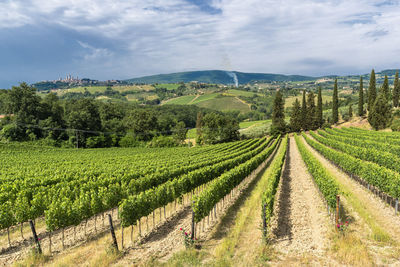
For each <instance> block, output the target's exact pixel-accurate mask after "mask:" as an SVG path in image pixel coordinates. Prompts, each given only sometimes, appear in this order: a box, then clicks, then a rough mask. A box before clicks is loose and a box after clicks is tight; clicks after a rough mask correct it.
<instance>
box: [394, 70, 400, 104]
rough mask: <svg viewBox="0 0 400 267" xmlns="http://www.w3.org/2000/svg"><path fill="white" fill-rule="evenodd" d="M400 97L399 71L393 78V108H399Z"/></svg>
mask: <svg viewBox="0 0 400 267" xmlns="http://www.w3.org/2000/svg"><path fill="white" fill-rule="evenodd" d="M399 97H400V83H399V71H396V76H395V78H394V88H393V106H394V107H396V108H397V107H398V106H399Z"/></svg>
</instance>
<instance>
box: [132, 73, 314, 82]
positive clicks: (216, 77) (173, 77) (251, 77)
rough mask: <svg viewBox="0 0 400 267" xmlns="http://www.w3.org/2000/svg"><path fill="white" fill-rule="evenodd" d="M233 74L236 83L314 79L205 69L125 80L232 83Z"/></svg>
mask: <svg viewBox="0 0 400 267" xmlns="http://www.w3.org/2000/svg"><path fill="white" fill-rule="evenodd" d="M235 76H236V77H237V82H238V84H247V83H249V82H255V81H278V82H282V81H307V80H314V79H315V78H314V77H308V76H300V75H283V74H269V73H245V72H237V71H232V72H229V71H223V70H205V71H188V72H177V73H171V74H159V75H151V76H145V77H139V78H133V79H128V80H125V82H128V83H148V84H152V83H178V82H185V83H186V82H191V81H197V82H203V83H215V84H234V83H235Z"/></svg>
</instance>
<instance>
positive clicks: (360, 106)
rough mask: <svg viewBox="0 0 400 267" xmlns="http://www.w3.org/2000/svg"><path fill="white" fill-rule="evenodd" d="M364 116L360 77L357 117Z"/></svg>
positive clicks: (362, 87) (362, 90)
mask: <svg viewBox="0 0 400 267" xmlns="http://www.w3.org/2000/svg"><path fill="white" fill-rule="evenodd" d="M363 115H364V86H363V78H362V76H360V90H359V92H358V116H360V117H361V116H363Z"/></svg>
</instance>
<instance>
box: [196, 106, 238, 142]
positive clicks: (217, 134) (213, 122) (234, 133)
mask: <svg viewBox="0 0 400 267" xmlns="http://www.w3.org/2000/svg"><path fill="white" fill-rule="evenodd" d="M202 129H203V130H202V132H203V139H204V143H206V144H216V143H222V142H229V141H234V140H237V139H239V123H238V122H237V121H236V120H235V119H234V118H231V117H228V116H224V115H220V114H217V113H214V112H212V113H208V114H207V115H205V116H204V117H203V128H202Z"/></svg>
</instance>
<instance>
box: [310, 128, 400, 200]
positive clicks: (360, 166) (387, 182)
mask: <svg viewBox="0 0 400 267" xmlns="http://www.w3.org/2000/svg"><path fill="white" fill-rule="evenodd" d="M304 138H305V139H306V141H307V143H309V144H310V145H311V146H312V147H314V148H315V149H316V150H318V151H319V152H320V153H321V154H323V155H324V156H325V157H326V158H327V159H329V160H331V161H332V162H334V163H335V164H337V165H338V166H339V167H341V168H342V169H344V170H345V171H347V172H349V173H352V174H354V175H357V176H359V177H361V178H363V179H364V180H365V181H367V182H368V183H370V184H372V185H374V186H376V187H377V188H379V189H380V190H381V191H383V192H385V193H387V194H389V195H390V196H392V197H395V198H398V197H400V188H399V186H398V185H399V183H400V174H399V173H397V172H394V171H392V170H389V169H387V168H385V167H382V166H379V165H378V164H376V163H372V162H368V161H364V160H361V159H358V158H355V157H353V156H350V155H348V154H346V153H343V152H340V151H337V150H334V149H331V148H328V147H326V146H325V145H323V144H321V143H319V142H317V141H314V140H312V139H310V138H308V137H307V136H305V135H304Z"/></svg>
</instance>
